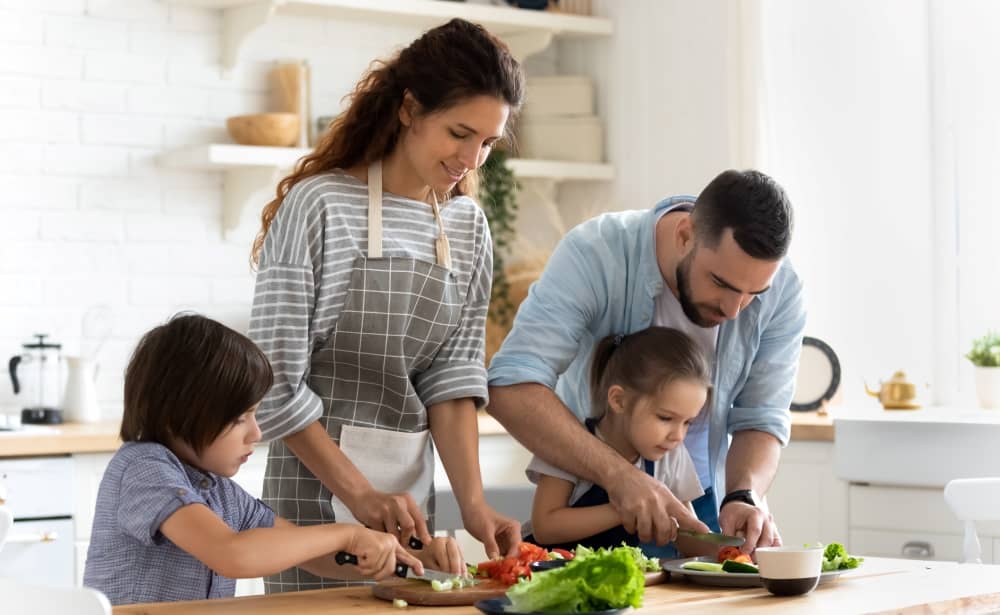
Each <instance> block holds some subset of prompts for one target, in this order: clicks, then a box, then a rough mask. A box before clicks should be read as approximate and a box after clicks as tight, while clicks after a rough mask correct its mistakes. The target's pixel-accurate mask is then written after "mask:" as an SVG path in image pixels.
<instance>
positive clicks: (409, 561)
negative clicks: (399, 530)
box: [346, 525, 424, 580]
mask: <svg viewBox="0 0 1000 615" xmlns="http://www.w3.org/2000/svg"><path fill="white" fill-rule="evenodd" d="M353 528H354V533H353V535H352V536H351V541H350V544H349V545H348V547H347V549H346V551H347V552H348V553H351V554H353V555H354V556H355V557H357V558H358V563H357V568H358V572H359V573H360V574H361V575H362V576H364V577H371V578H374V579H376V580H381V579H385V578H388V577H390V576H392V575H393V573H394V572H395V569H396V560H399V561H400V562H403V563H404V564H406V565H408V566H410V567H411V568H412V569H413V571H414V572H416V573H417V574H423V573H424V565H423V562H421V561H420V560H419V559H418V558H417V557H416V556H414V555H412V554H410V553H408V552H407V551H406V549H404V548H403V547H402V546H401V545H400V544H399V541H398V540H397V539H396V537H395V536H393V535H392V534H387V533H385V532H376V531H375V530H370V529H368V528H366V527H361V526H360V525H358V526H353Z"/></svg>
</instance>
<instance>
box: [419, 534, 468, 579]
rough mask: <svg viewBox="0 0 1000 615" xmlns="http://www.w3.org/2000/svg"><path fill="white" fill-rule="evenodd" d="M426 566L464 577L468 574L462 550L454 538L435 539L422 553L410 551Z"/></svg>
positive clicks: (426, 545)
mask: <svg viewBox="0 0 1000 615" xmlns="http://www.w3.org/2000/svg"><path fill="white" fill-rule="evenodd" d="M410 553H412V554H413V555H415V556H417V557H418V558H420V561H421V562H423V564H424V566H426V567H428V568H433V569H434V570H440V571H442V572H448V573H451V574H454V575H455V576H460V577H464V576H466V575H467V574H468V570H467V569H466V567H465V558H464V557H462V550H461V549H460V548H459V547H458V543H457V542H456V541H455V539H454V538H434V539H433V540H431V542H430V544H426V543H425V544H424V548H423V549H421V550H420V551H410Z"/></svg>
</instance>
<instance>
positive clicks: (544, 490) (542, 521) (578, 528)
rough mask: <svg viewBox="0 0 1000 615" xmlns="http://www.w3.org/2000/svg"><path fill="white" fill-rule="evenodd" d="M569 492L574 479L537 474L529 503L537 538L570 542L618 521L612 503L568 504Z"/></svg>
mask: <svg viewBox="0 0 1000 615" xmlns="http://www.w3.org/2000/svg"><path fill="white" fill-rule="evenodd" d="M572 492H573V483H571V482H569V481H567V480H563V479H561V478H556V477H555V476H548V475H546V474H540V475H539V477H538V487H537V488H536V489H535V500H534V503H533V505H532V507H531V529H532V532H533V533H534V535H535V540H536V541H537V542H539V543H541V544H555V543H563V542H573V541H574V540H582V539H584V538H590V537H591V536H593V535H595V534H599V533H600V532H603V531H604V530H609V529H611V528H613V527H615V526H617V525H621V522H622V520H621V517H620V516H619V515H618V511H617V510H615V509H614V507H613V506H611V504H601V505H599V506H584V507H580V508H570V507H569V506H568V504H567V502H569V496H570V494H571V493H572Z"/></svg>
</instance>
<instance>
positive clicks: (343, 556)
mask: <svg viewBox="0 0 1000 615" xmlns="http://www.w3.org/2000/svg"><path fill="white" fill-rule="evenodd" d="M333 561H335V562H337V563H338V564H340V565H341V566H343V565H344V564H354V565H357V563H358V556H357V555H355V554H353V553H348V552H347V551H337V554H336V555H335V556H334V557H333Z"/></svg>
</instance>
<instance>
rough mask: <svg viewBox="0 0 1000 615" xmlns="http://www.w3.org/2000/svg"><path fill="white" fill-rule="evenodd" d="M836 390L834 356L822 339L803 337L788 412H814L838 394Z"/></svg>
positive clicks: (837, 378)
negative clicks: (793, 391) (793, 390)
mask: <svg viewBox="0 0 1000 615" xmlns="http://www.w3.org/2000/svg"><path fill="white" fill-rule="evenodd" d="M839 386H840V360H839V359H837V353H835V352H834V351H833V348H830V346H829V345H828V344H827V343H826V342H824V341H823V340H821V339H817V338H815V337H808V336H807V337H803V338H802V353H801V354H800V355H799V371H798V375H797V376H796V380H795V393H794V394H793V396H792V403H791V409H792V410H816V409H817V408H819V407H820V406H822V405H823V402H824V401H829V400H830V399H831V398H832V397H833V396H834V395H835V394H836V393H837V388H838V387H839Z"/></svg>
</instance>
